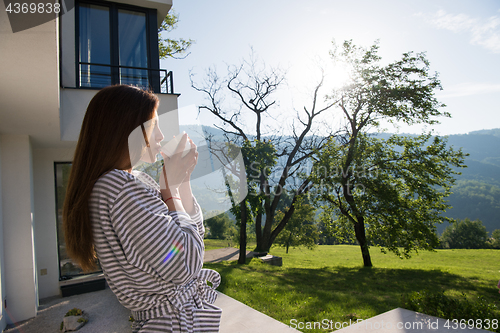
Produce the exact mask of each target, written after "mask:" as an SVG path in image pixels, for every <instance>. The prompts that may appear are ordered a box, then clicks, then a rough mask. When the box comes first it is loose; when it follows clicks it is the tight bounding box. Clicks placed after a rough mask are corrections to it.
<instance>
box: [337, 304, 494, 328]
mask: <svg viewBox="0 0 500 333" xmlns="http://www.w3.org/2000/svg"><path fill="white" fill-rule="evenodd" d="M447 323H448V325H449V326H448V327H447V326H445V325H447ZM337 324H339V325H340V324H341V323H337ZM345 324H347V325H349V324H350V323H347V322H346V323H345ZM347 325H345V326H344V327H345V328H342V329H340V330H337V331H335V333H362V332H377V333H441V332H443V333H445V332H446V333H449V332H454V333H481V332H489V331H486V330H480V329H467V328H466V329H461V328H460V325H458V327H455V326H453V323H452V322H451V320H450V321H449V322H447V320H446V319H442V318H437V317H433V316H429V315H426V314H423V313H419V312H414V311H410V310H406V309H403V308H396V309H394V310H391V311H388V312H385V313H382V314H380V315H378V316H375V317H373V318H370V319H366V320H363V321H360V322H358V323H356V322H353V323H352V325H350V326H348V327H346V326H347ZM339 327H340V326H339ZM330 328H336V327H335V323H333V327H330Z"/></svg>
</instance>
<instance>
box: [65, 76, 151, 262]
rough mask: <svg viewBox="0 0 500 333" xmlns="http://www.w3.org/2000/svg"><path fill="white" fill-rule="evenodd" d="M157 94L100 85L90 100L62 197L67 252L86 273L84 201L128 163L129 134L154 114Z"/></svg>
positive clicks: (90, 249)
mask: <svg viewBox="0 0 500 333" xmlns="http://www.w3.org/2000/svg"><path fill="white" fill-rule="evenodd" d="M158 104H159V100H158V97H156V95H155V94H153V93H150V92H148V91H144V90H141V89H139V88H136V87H132V86H126V85H115V86H110V87H106V88H103V89H101V90H100V91H99V92H97V94H96V95H95V96H94V98H92V100H91V101H90V103H89V105H88V107H87V112H86V113H85V117H84V119H83V123H82V128H81V130H80V137H79V138H78V143H77V145H76V150H75V155H74V158H73V164H72V167H71V173H70V176H69V182H68V188H67V190H66V196H65V199H64V207H63V226H64V238H65V241H66V252H67V253H68V255H69V256H70V257H72V258H73V259H74V260H75V261H76V262H77V263H78V264H79V265H80V267H81V268H82V269H83V270H84V271H90V270H92V269H95V259H96V255H95V251H94V238H93V235H92V224H91V222H90V216H89V207H88V200H89V197H90V194H91V192H92V188H93V187H94V184H95V182H96V181H97V180H98V179H99V177H101V176H102V175H103V174H105V173H106V172H108V171H111V170H113V169H122V170H126V169H130V168H131V167H132V165H131V162H130V156H129V151H128V137H129V135H130V133H131V132H132V131H133V130H134V129H135V128H137V127H138V126H141V125H142V124H143V123H144V122H146V121H148V120H150V119H151V118H152V117H153V114H154V111H155V110H156V108H157V107H158Z"/></svg>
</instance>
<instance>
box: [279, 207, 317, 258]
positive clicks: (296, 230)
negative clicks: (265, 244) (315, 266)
mask: <svg viewBox="0 0 500 333" xmlns="http://www.w3.org/2000/svg"><path fill="white" fill-rule="evenodd" d="M283 214H284V213H283V211H278V212H277V213H276V215H275V219H276V221H277V222H279V221H281V220H282V219H283ZM315 215H316V208H315V207H314V206H313V205H310V204H306V203H303V200H298V201H296V202H295V212H294V214H293V215H292V217H291V218H290V220H289V221H288V223H287V225H286V226H285V228H284V229H283V231H282V232H281V233H280V234H279V235H278V237H276V240H275V244H278V245H281V246H283V247H285V248H286V253H288V249H289V247H290V246H292V247H297V246H301V245H303V246H306V247H307V248H309V249H312V248H313V247H314V246H315V245H316V244H317V242H318V238H319V232H318V227H317V225H316V223H315Z"/></svg>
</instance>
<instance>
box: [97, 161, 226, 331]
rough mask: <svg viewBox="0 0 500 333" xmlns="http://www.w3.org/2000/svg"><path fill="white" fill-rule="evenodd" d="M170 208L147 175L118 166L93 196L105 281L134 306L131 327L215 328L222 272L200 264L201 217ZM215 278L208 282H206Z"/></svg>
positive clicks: (146, 328)
mask: <svg viewBox="0 0 500 333" xmlns="http://www.w3.org/2000/svg"><path fill="white" fill-rule="evenodd" d="M195 208H196V212H195V214H194V215H192V216H190V215H188V214H187V213H183V212H172V211H169V210H168V208H167V205H166V204H165V203H164V202H163V200H162V198H161V194H160V192H159V186H158V184H157V183H156V182H155V181H154V180H153V179H152V178H151V177H149V176H148V175H146V174H144V173H140V172H136V171H134V172H133V173H132V174H130V173H128V172H126V171H123V170H113V171H110V172H108V173H106V174H105V175H103V176H102V177H101V178H99V180H98V181H97V182H96V183H95V185H94V188H93V190H92V194H91V196H90V200H89V210H90V220H91V222H92V227H93V232H94V242H95V250H96V253H97V256H98V258H99V261H100V264H101V267H102V269H103V272H104V275H105V277H106V281H107V282H108V284H109V287H110V288H111V290H112V291H113V292H114V293H115V295H116V296H117V297H118V300H119V301H120V303H121V304H123V305H124V306H125V307H126V308H128V309H130V310H131V311H132V317H133V318H134V322H133V324H132V329H133V332H141V333H142V332H218V331H219V322H220V316H221V310H220V309H219V308H218V307H216V306H214V305H212V303H213V302H214V301H215V299H216V297H217V294H216V292H215V290H214V289H215V288H217V286H218V285H219V283H220V276H219V274H218V273H217V272H215V271H213V270H207V269H202V266H203V251H204V245H203V235H204V232H205V229H204V227H203V218H202V214H201V209H200V207H199V206H198V203H196V201H195ZM207 281H209V282H210V283H211V286H209V285H208V284H207Z"/></svg>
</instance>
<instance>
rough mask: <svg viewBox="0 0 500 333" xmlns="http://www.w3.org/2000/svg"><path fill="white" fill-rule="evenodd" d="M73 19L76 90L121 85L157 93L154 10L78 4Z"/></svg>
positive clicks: (92, 3)
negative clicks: (77, 88) (75, 34)
mask: <svg viewBox="0 0 500 333" xmlns="http://www.w3.org/2000/svg"><path fill="white" fill-rule="evenodd" d="M77 18H78V24H77V29H78V34H77V35H78V38H79V41H78V43H77V48H78V52H77V54H78V56H79V61H78V70H77V72H78V77H79V80H78V86H79V87H83V88H97V89H99V88H102V87H105V86H109V85H111V84H117V83H121V84H132V85H136V86H139V87H142V88H151V89H153V91H158V90H159V81H160V71H159V58H158V30H157V26H156V23H157V20H156V10H153V9H148V8H140V7H132V6H128V5H121V4H115V3H106V4H103V3H102V2H80V3H79V6H78V13H77Z"/></svg>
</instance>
